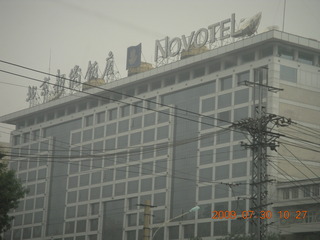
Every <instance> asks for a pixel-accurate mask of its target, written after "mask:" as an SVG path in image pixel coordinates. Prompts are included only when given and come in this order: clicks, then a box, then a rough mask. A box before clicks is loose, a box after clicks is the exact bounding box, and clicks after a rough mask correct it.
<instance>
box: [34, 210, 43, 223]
mask: <svg viewBox="0 0 320 240" xmlns="http://www.w3.org/2000/svg"><path fill="white" fill-rule="evenodd" d="M42 219H43V211H41V212H36V213H34V223H40V222H42Z"/></svg>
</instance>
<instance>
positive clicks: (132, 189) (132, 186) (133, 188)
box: [127, 180, 139, 194]
mask: <svg viewBox="0 0 320 240" xmlns="http://www.w3.org/2000/svg"><path fill="white" fill-rule="evenodd" d="M138 190H139V180H136V181H131V182H128V189H127V193H128V194H131V193H137V192H138Z"/></svg>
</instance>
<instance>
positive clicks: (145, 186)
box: [140, 178, 152, 192]
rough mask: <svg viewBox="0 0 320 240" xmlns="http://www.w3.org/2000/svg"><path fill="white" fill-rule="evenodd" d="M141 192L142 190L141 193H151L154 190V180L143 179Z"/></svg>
mask: <svg viewBox="0 0 320 240" xmlns="http://www.w3.org/2000/svg"><path fill="white" fill-rule="evenodd" d="M140 190H141V192H145V191H151V190H152V178H147V179H142V180H141V189H140Z"/></svg>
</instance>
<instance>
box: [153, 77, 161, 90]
mask: <svg viewBox="0 0 320 240" xmlns="http://www.w3.org/2000/svg"><path fill="white" fill-rule="evenodd" d="M159 88H161V80H157V81H154V82H152V83H151V91H153V90H156V89H159Z"/></svg>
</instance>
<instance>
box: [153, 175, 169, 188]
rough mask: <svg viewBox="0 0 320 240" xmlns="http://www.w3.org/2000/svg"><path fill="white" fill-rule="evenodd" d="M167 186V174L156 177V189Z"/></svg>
mask: <svg viewBox="0 0 320 240" xmlns="http://www.w3.org/2000/svg"><path fill="white" fill-rule="evenodd" d="M166 187H167V182H166V176H159V177H155V180H154V190H157V189H163V188H166Z"/></svg>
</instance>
